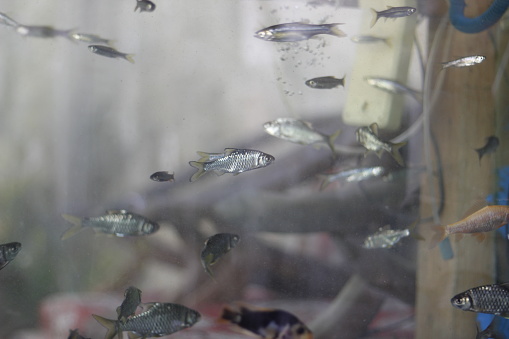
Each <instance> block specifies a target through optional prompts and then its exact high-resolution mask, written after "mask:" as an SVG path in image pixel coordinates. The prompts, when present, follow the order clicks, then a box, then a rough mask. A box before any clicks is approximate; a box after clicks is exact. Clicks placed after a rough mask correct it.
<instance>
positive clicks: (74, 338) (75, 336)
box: [67, 329, 90, 339]
mask: <svg viewBox="0 0 509 339" xmlns="http://www.w3.org/2000/svg"><path fill="white" fill-rule="evenodd" d="M67 339H90V338H85V337H83V336H81V335H80V333H79V332H78V329H75V330H69V336H68V337H67Z"/></svg>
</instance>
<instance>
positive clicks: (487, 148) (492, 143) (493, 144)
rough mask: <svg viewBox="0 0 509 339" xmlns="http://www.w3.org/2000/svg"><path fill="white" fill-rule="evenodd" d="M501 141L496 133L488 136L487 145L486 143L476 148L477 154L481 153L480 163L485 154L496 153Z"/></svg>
mask: <svg viewBox="0 0 509 339" xmlns="http://www.w3.org/2000/svg"><path fill="white" fill-rule="evenodd" d="M499 143H500V141H499V140H498V138H497V137H496V136H494V135H492V136H490V137H488V138H486V145H484V146H483V147H481V148H477V149H476V150H475V151H476V152H477V154H479V164H480V163H481V158H482V157H483V155H485V154H489V153H495V151H496V150H497V148H498V145H499Z"/></svg>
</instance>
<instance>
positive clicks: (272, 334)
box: [220, 305, 313, 339]
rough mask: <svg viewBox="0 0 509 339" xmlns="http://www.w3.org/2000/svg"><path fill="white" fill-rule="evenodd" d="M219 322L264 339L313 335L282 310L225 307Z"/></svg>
mask: <svg viewBox="0 0 509 339" xmlns="http://www.w3.org/2000/svg"><path fill="white" fill-rule="evenodd" d="M220 320H222V321H227V322H230V323H232V324H235V325H237V326H239V327H240V328H242V329H243V330H245V331H247V332H249V333H250V334H253V333H254V334H256V335H257V336H259V337H261V338H264V339H274V338H276V339H283V338H284V339H313V333H312V332H311V330H310V329H309V328H308V327H307V326H306V325H305V324H304V323H303V322H302V321H300V320H299V318H297V317H296V316H294V315H293V314H291V313H289V312H286V311H283V310H278V309H268V308H255V307H253V306H247V305H241V306H240V307H239V308H237V307H235V308H234V307H229V306H226V307H225V308H224V309H223V314H222V316H221V318H220Z"/></svg>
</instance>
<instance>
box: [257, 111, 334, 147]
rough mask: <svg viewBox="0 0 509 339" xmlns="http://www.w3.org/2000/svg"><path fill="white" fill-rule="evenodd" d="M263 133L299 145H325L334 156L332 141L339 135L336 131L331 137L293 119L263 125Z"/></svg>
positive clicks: (278, 120)
mask: <svg viewBox="0 0 509 339" xmlns="http://www.w3.org/2000/svg"><path fill="white" fill-rule="evenodd" d="M263 128H264V129H265V132H267V133H268V134H270V135H272V136H275V137H276V138H279V139H283V140H287V141H290V142H294V143H297V144H301V145H313V144H326V145H328V146H329V147H330V149H331V151H332V154H336V150H335V149H334V140H336V138H337V137H338V135H339V134H340V133H341V130H337V131H336V132H335V133H334V134H332V135H326V134H323V133H320V132H318V131H316V130H315V129H314V128H313V126H312V125H311V123H309V122H307V121H304V120H298V119H293V118H278V119H276V120H273V121H269V122H266V123H265V124H263Z"/></svg>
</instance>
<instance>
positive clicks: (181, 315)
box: [92, 302, 201, 339]
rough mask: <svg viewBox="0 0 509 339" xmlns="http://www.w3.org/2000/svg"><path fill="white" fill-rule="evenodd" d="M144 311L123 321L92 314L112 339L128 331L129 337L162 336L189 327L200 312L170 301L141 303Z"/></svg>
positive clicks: (196, 320) (199, 316)
mask: <svg viewBox="0 0 509 339" xmlns="http://www.w3.org/2000/svg"><path fill="white" fill-rule="evenodd" d="M143 309H147V310H146V311H145V312H142V313H140V314H137V315H135V316H134V317H131V318H128V319H127V320H126V322H125V323H122V322H120V321H118V320H111V319H106V318H103V317H101V316H98V315H96V314H92V316H93V317H94V319H95V320H97V321H98V322H99V324H101V325H102V326H104V327H106V328H107V329H108V332H107V333H106V336H105V338H107V339H112V338H113V337H115V335H116V334H117V333H118V336H119V338H122V332H125V331H128V332H131V333H129V338H149V337H162V336H165V335H169V334H172V333H175V332H177V331H180V330H183V329H185V328H188V327H191V326H193V325H194V324H196V323H197V322H198V321H199V320H200V318H201V315H200V313H198V312H196V311H195V310H192V309H190V308H187V307H185V306H183V305H179V304H172V303H157V302H156V303H148V304H143Z"/></svg>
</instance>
